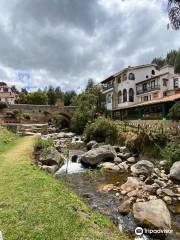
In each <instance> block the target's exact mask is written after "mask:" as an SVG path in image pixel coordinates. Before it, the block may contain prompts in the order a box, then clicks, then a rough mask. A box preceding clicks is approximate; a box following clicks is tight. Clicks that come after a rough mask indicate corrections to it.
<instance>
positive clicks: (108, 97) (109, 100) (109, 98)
mask: <svg viewBox="0 0 180 240" xmlns="http://www.w3.org/2000/svg"><path fill="white" fill-rule="evenodd" d="M111 101H112V97H111V94H108V95H107V103H111Z"/></svg>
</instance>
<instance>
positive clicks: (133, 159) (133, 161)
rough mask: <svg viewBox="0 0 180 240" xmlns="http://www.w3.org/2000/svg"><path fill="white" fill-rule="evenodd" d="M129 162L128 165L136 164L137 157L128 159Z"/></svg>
mask: <svg viewBox="0 0 180 240" xmlns="http://www.w3.org/2000/svg"><path fill="white" fill-rule="evenodd" d="M127 162H128V163H135V162H136V159H135V157H130V158H128V159H127Z"/></svg>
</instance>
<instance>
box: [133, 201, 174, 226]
mask: <svg viewBox="0 0 180 240" xmlns="http://www.w3.org/2000/svg"><path fill="white" fill-rule="evenodd" d="M133 215H134V218H135V219H136V220H138V221H139V222H140V223H141V224H146V225H148V226H149V227H155V228H158V229H171V217H170V213H169V210H168V209H167V207H166V204H165V203H164V201H162V200H161V199H157V200H150V201H148V202H143V203H134V205H133Z"/></svg>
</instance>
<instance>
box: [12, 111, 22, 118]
mask: <svg viewBox="0 0 180 240" xmlns="http://www.w3.org/2000/svg"><path fill="white" fill-rule="evenodd" d="M12 113H13V116H14V118H18V117H19V116H20V114H21V112H20V110H19V109H14V110H13V111H12Z"/></svg>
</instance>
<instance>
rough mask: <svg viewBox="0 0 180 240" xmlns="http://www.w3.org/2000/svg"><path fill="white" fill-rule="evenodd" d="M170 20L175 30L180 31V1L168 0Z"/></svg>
mask: <svg viewBox="0 0 180 240" xmlns="http://www.w3.org/2000/svg"><path fill="white" fill-rule="evenodd" d="M168 6H169V19H170V22H171V25H172V27H173V28H174V29H175V30H179V29H180V0H168Z"/></svg>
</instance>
